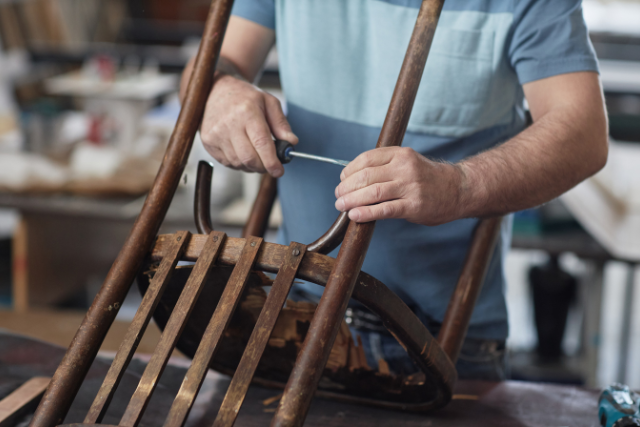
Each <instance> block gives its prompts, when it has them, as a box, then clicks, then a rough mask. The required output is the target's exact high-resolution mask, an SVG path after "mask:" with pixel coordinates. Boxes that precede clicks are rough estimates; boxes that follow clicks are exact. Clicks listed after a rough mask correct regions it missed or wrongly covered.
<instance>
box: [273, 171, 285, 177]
mask: <svg viewBox="0 0 640 427" xmlns="http://www.w3.org/2000/svg"><path fill="white" fill-rule="evenodd" d="M282 175H284V169H278V170H276V171H274V172H273V174H272V175H271V176H273V177H274V178H280V177H281V176H282Z"/></svg>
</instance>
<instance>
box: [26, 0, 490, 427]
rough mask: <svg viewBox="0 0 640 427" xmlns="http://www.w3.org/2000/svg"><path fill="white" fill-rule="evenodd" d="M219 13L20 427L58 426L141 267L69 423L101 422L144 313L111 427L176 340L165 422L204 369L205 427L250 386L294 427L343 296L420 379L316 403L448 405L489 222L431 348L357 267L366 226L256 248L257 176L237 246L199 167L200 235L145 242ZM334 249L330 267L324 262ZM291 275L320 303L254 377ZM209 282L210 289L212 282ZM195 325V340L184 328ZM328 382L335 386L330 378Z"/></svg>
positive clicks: (220, 23) (398, 122) (196, 110)
mask: <svg viewBox="0 0 640 427" xmlns="http://www.w3.org/2000/svg"><path fill="white" fill-rule="evenodd" d="M443 2H444V0H425V1H423V4H422V6H421V8H420V12H419V15H418V19H417V22H416V26H415V29H414V32H413V35H412V38H411V41H410V44H409V47H408V50H407V54H406V57H405V60H404V63H403V66H402V70H401V72H400V76H399V78H398V83H397V85H396V89H395V91H394V94H393V98H392V100H391V105H390V107H389V111H388V114H387V117H386V119H385V122H384V126H383V128H382V131H381V134H380V138H379V141H378V144H377V147H384V146H393V145H400V143H401V141H402V139H403V136H404V133H405V130H406V127H407V123H408V120H409V115H410V113H411V108H412V106H413V102H414V99H415V95H416V92H417V89H418V85H419V83H420V79H421V76H422V72H423V70H424V65H425V62H426V59H427V55H428V52H429V48H430V46H431V42H432V39H433V35H434V32H435V28H436V24H437V21H438V17H439V15H440V12H441V10H442V5H443ZM232 3H233V1H232V0H214V1H213V4H212V6H211V11H210V15H209V18H208V20H207V24H206V27H205V30H204V36H203V38H202V43H201V46H200V51H199V53H198V57H197V59H196V65H195V68H194V73H193V76H192V78H191V81H190V83H189V87H188V91H187V97H186V102H185V104H184V106H183V108H182V111H181V113H180V117H179V119H178V123H177V125H176V128H175V130H174V133H173V135H172V138H171V141H170V143H169V146H168V148H167V153H166V155H165V159H164V161H163V163H162V166H161V168H160V170H159V172H158V176H157V178H156V181H155V183H154V185H153V187H152V189H151V190H150V192H149V195H148V197H147V200H146V202H145V204H144V206H143V208H142V211H141V213H140V216H139V217H138V219H137V221H136V223H135V225H134V227H133V229H132V231H131V234H130V236H129V238H128V240H127V241H126V243H125V245H124V247H123V248H122V250H121V252H120V254H119V256H118V258H117V259H116V261H115V262H114V264H113V267H112V268H111V270H110V272H109V274H108V276H107V278H106V280H105V283H104V284H103V286H102V288H101V290H100V292H99V293H98V295H97V296H96V298H95V300H94V302H93V305H92V306H91V308H90V309H89V311H88V312H87V315H86V318H85V320H84V321H83V323H82V325H81V327H80V329H79V330H78V332H77V334H76V336H75V338H74V340H73V342H72V343H71V345H70V347H69V349H68V351H67V353H66V355H65V357H64V359H63V361H62V362H61V364H60V366H59V368H58V370H57V371H56V373H55V375H54V377H53V379H52V381H51V385H50V386H49V388H48V389H47V392H46V393H45V395H44V397H43V400H42V403H41V404H40V406H39V407H38V410H37V412H36V414H35V416H34V418H33V421H32V423H31V426H33V427H53V426H56V425H59V424H61V423H62V422H63V419H64V417H65V414H66V412H67V411H68V409H69V407H70V405H71V403H72V401H73V399H74V397H75V395H76V393H77V392H78V389H79V387H80V384H81V382H82V381H83V378H84V376H85V375H86V373H87V371H88V369H89V366H90V365H91V362H92V361H93V359H94V358H95V356H96V354H97V351H98V349H99V346H100V344H101V342H102V340H103V339H104V337H105V335H106V333H107V331H108V329H109V327H110V325H111V323H112V322H113V320H114V318H115V316H116V313H117V311H118V309H119V307H120V305H121V304H122V301H123V299H124V297H125V295H126V294H127V292H128V290H129V288H130V286H131V283H132V282H133V280H134V278H135V276H136V274H137V273H138V272H139V271H140V270H141V268H142V270H146V269H147V268H148V267H149V266H151V265H152V264H153V263H156V264H155V268H154V273H153V278H152V279H151V280H147V281H146V282H145V279H144V278H142V280H141V281H142V282H143V288H144V292H145V295H144V298H143V301H142V303H141V304H140V307H139V309H138V311H137V313H136V315H135V317H134V320H133V322H132V325H131V327H130V329H129V331H128V333H127V335H126V337H125V339H124V340H123V342H122V344H121V346H120V349H119V351H118V353H117V355H116V357H115V359H114V361H113V363H112V366H111V369H110V371H109V372H108V374H107V376H106V378H105V381H104V383H103V385H102V388H101V389H100V391H99V393H98V395H97V397H96V399H95V401H94V402H93V405H92V406H91V408H90V410H89V412H88V414H87V416H86V418H85V420H84V424H83V425H94V424H96V423H99V422H100V421H101V419H102V417H103V415H104V413H105V411H106V409H107V408H108V406H109V402H110V400H111V398H112V396H113V394H114V392H115V390H116V387H117V385H118V382H119V380H120V379H121V377H122V375H123V373H124V370H125V369H126V367H127V364H128V363H129V361H130V360H131V357H132V355H133V353H134V352H135V349H136V347H137V344H138V343H139V341H140V338H141V336H142V334H143V333H144V330H145V328H146V326H147V324H148V322H149V320H150V319H151V317H152V315H154V313H155V315H156V319H157V320H159V321H160V322H159V323H161V326H162V327H163V328H164V331H163V333H162V336H161V339H160V342H159V343H158V346H157V348H156V350H155V352H154V353H153V356H152V358H151V361H150V363H149V364H148V366H147V368H146V370H145V372H144V374H143V375H142V378H141V380H140V384H139V386H138V388H137V390H136V392H135V393H134V395H133V397H132V398H131V400H130V403H129V405H128V407H127V408H126V410H125V412H124V415H123V417H122V419H121V421H120V423H119V425H120V426H127V427H134V426H136V425H137V424H138V422H139V421H140V418H141V416H142V414H143V412H144V410H145V407H146V405H147V404H148V402H149V399H150V396H151V394H152V393H153V390H154V388H155V386H156V384H157V382H158V379H159V377H160V375H161V374H162V371H163V369H164V367H165V366H166V363H167V360H168V358H169V355H170V354H171V352H172V350H173V349H174V348H175V346H176V344H177V343H179V342H182V343H183V344H182V347H180V348H183V351H185V352H186V353H191V354H192V355H193V362H192V364H191V367H190V369H189V371H188V373H187V375H186V376H185V379H184V382H183V384H182V387H181V389H180V391H179V393H178V395H177V396H176V398H175V401H174V403H173V406H172V407H171V410H170V413H169V416H168V418H167V420H166V422H165V426H167V427H178V426H182V425H183V424H184V422H185V420H186V418H187V415H188V413H189V410H190V409H191V406H192V404H193V402H194V399H195V397H196V395H197V393H198V391H199V388H200V386H201V385H202V382H203V380H204V376H205V374H206V372H207V370H208V369H209V367H210V366H213V367H215V368H218V369H221V370H223V371H226V372H229V373H233V371H234V370H235V375H234V376H233V379H232V381H231V384H230V386H229V389H228V391H227V394H226V396H225V399H224V401H223V403H222V407H221V409H220V411H219V413H218V418H217V419H216V421H215V424H214V425H215V426H231V425H233V423H234V421H235V419H236V416H237V414H238V411H239V409H240V406H241V405H242V402H243V399H244V397H245V395H246V392H247V389H248V387H249V384H250V382H251V381H252V379H253V380H254V381H256V382H258V383H262V384H265V385H271V386H280V387H284V393H283V397H282V399H281V401H280V404H279V406H278V409H277V411H276V414H275V416H274V418H273V421H272V426H300V425H302V424H303V423H304V419H305V416H306V413H307V410H308V407H309V404H310V402H311V399H312V397H313V396H314V394H315V393H316V390H317V389H318V384H319V382H320V380H321V377H322V375H323V374H324V373H325V370H324V369H323V368H324V367H325V364H326V363H327V359H328V357H329V354H330V352H331V349H332V346H333V343H334V340H335V338H336V335H337V334H338V330H339V329H340V327H341V324H342V319H343V318H344V314H345V310H346V308H347V303H348V301H349V299H350V298H351V297H353V298H354V299H355V300H357V301H359V302H361V303H362V304H364V305H365V306H366V307H368V308H369V309H370V310H371V311H372V312H373V313H375V314H377V315H378V316H379V317H380V318H381V319H382V321H383V322H384V325H385V326H386V327H387V328H388V330H389V331H390V332H391V333H392V334H393V335H395V337H396V338H397V339H398V341H399V342H400V343H401V344H402V345H403V346H404V347H405V348H406V350H407V352H408V353H409V354H410V355H411V357H412V358H413V360H414V361H415V363H416V365H417V366H418V367H419V368H420V370H421V372H422V375H417V376H416V375H414V376H411V377H407V378H401V379H397V378H396V379H395V380H393V381H388V382H387V383H385V384H382V386H381V383H380V381H378V380H379V378H378V380H376V379H375V378H374V379H373V380H372V379H371V378H372V376H371V375H370V374H369V376H368V377H367V374H366V373H362V375H361V376H360V377H358V376H357V375H359V374H358V373H356V374H355V375H356V376H355V377H353V376H352V377H350V378H351V379H353V378H356V379H357V380H358V381H360V382H358V381H356V382H355V383H351V385H352V386H353V387H351V388H349V387H342V388H340V387H334V388H331V387H329V388H328V389H327V388H326V387H325V388H322V387H321V389H320V391H319V392H318V395H322V396H327V397H333V398H338V399H342V400H345V401H350V402H354V403H364V404H375V405H381V406H384V407H388V408H395V409H404V410H415V411H426V410H431V409H435V408H439V407H442V406H444V405H446V404H447V402H448V401H449V400H450V399H451V395H452V389H453V387H454V384H455V382H456V378H457V375H456V371H455V367H454V364H455V361H456V359H457V357H458V353H459V351H460V347H461V345H462V342H463V340H464V336H465V334H466V330H467V326H468V324H469V319H470V317H471V313H472V310H473V307H474V304H475V301H476V298H477V295H478V293H479V290H480V287H481V284H482V281H483V278H484V275H485V272H486V268H487V265H488V261H489V259H490V257H491V255H492V253H493V248H494V245H495V242H496V238H497V235H498V230H499V227H500V218H495V219H490V220H483V221H481V222H480V224H479V226H478V228H477V229H476V231H475V235H474V238H473V241H472V244H471V246H470V250H469V253H468V256H467V260H466V262H465V264H464V268H463V271H462V273H461V276H460V280H459V282H458V284H457V287H456V290H455V292H454V295H453V297H452V299H451V302H450V304H449V308H448V310H447V314H446V316H445V320H444V324H443V325H442V330H441V332H440V334H439V337H438V339H437V340H436V339H434V338H433V337H432V336H431V334H430V333H429V332H428V330H427V329H426V328H425V326H424V325H423V324H422V323H421V322H420V321H419V320H418V318H417V317H416V316H415V315H414V314H413V313H412V312H411V310H409V308H408V307H407V306H406V305H405V304H404V303H403V302H402V301H401V300H400V298H398V297H397V296H396V295H395V294H394V293H393V292H391V291H390V290H389V289H388V288H387V287H386V286H385V285H384V284H382V283H381V282H380V281H378V280H376V279H375V278H373V277H371V276H369V275H368V274H366V273H364V272H361V271H360V270H361V267H362V263H363V260H364V257H365V254H366V251H367V248H368V245H369V242H370V240H371V236H372V233H373V229H374V226H375V224H374V223H366V224H357V223H351V222H349V220H348V218H347V216H346V215H345V214H343V215H341V216H340V217H339V218H338V220H337V221H336V222H335V224H334V225H333V226H332V227H331V228H330V229H329V231H328V232H327V233H326V234H325V235H324V236H322V237H321V238H320V239H318V240H317V241H316V242H313V243H312V244H310V245H308V246H306V245H304V244H301V243H295V242H293V243H291V244H290V245H289V246H283V245H276V244H272V243H265V242H263V240H262V238H261V237H260V236H262V234H263V233H264V229H265V227H266V222H267V219H268V215H269V211H270V209H271V205H272V204H273V200H274V198H275V194H276V185H275V180H273V179H272V178H270V177H265V178H263V180H262V185H261V190H260V193H259V195H258V198H257V200H256V202H255V205H254V208H253V211H252V214H251V217H250V220H249V222H248V224H247V227H246V228H245V234H244V236H243V238H230V237H227V236H226V235H225V234H224V233H221V232H218V231H213V230H212V227H211V221H210V219H209V212H208V196H209V189H210V188H209V182H210V178H211V170H210V169H209V168H208V167H207V165H206V164H203V165H201V166H200V173H199V177H198V187H197V188H198V190H197V195H196V206H195V212H196V214H195V216H196V224H197V227H198V229H199V231H200V233H201V234H198V235H191V234H190V233H189V232H186V231H182V232H178V233H176V234H172V235H164V236H158V237H157V238H156V234H157V231H158V229H159V226H160V224H161V222H162V220H163V218H164V216H165V214H166V211H167V209H168V206H169V204H170V201H171V198H172V196H173V193H174V192H175V189H176V187H177V185H178V182H179V179H180V177H181V175H182V172H183V169H184V166H185V163H186V160H187V157H188V153H189V151H190V148H191V144H192V141H193V137H194V135H195V133H196V131H197V128H198V126H199V124H200V119H201V117H202V115H203V111H204V105H205V102H206V98H207V95H208V94H209V92H210V88H211V85H212V76H213V70H214V68H215V64H216V60H217V56H218V53H219V51H220V46H221V43H222V38H223V35H224V31H225V29H226V25H227V22H228V19H229V14H230V11H231V6H232ZM341 242H342V246H341V249H340V251H339V254H338V257H337V258H336V259H333V258H331V257H329V256H327V255H325V254H326V253H329V252H330V251H331V250H332V249H334V248H335V247H337V246H338V245H339V244H340V243H341ZM180 260H191V261H195V265H194V266H193V267H192V268H191V269H189V271H187V270H186V269H176V265H177V263H178V261H180ZM257 271H264V272H270V273H277V276H276V278H275V280H274V281H273V283H272V287H271V291H270V292H269V294H268V296H266V299H265V301H264V306H263V307H262V310H261V311H260V313H259V316H258V318H257V320H255V325H250V326H251V327H252V328H251V330H252V332H251V333H250V336H249V337H248V338H246V341H245V342H243V340H242V339H239V340H236V341H233V339H231V340H229V339H228V338H229V335H228V334H226V335H225V330H227V328H228V326H229V324H230V322H232V317H233V316H234V313H235V312H237V310H236V308H237V306H238V304H239V302H240V301H241V299H242V295H243V291H245V290H246V289H248V286H249V287H251V286H254V285H256V282H257V286H259V285H260V283H259V281H260V280H261V279H260V277H259V276H258V275H257V273H256V272H257ZM295 278H300V279H304V280H308V281H310V282H313V283H316V284H318V285H321V286H325V291H324V294H323V296H322V299H321V300H320V302H319V304H318V306H317V308H316V310H315V314H314V315H313V318H312V320H311V321H310V324H309V326H308V330H307V331H306V333H304V336H305V338H304V342H303V344H302V346H301V348H300V349H299V351H296V353H295V354H294V357H293V359H294V360H295V363H293V360H292V369H291V372H290V375H289V376H288V380H286V379H284V380H283V379H282V378H280V379H278V378H272V377H269V374H268V373H267V374H264V371H262V373H261V374H260V375H257V376H255V377H254V373H256V371H257V370H258V373H260V370H259V363H260V360H261V356H262V354H263V352H264V351H265V348H267V346H268V340H269V337H270V335H271V333H272V330H273V328H274V326H275V325H276V322H277V319H278V315H279V313H280V312H281V310H282V308H283V305H284V304H285V300H286V297H287V295H288V293H289V290H290V287H291V285H292V283H293V281H294V279H295ZM221 280H222V281H223V283H222V284H220V283H218V282H219V281H221ZM216 281H218V282H216ZM224 282H226V283H224ZM252 283H253V285H252ZM205 296H206V298H205ZM203 299H204V300H206V302H207V304H205V305H208V306H209V307H210V311H209V312H208V313H205V314H204V315H203V314H202V313H203V311H202V310H200V309H198V308H197V306H198V301H199V300H203ZM216 302H217V303H216ZM213 307H215V310H214V309H213ZM163 316H164V317H163ZM190 321H191V322H192V323H191V324H190V323H189V322H190ZM232 326H233V325H232ZM253 326H255V327H253ZM197 328H200V331H199V332H197V331H196V332H194V329H197ZM225 340H226V341H225ZM225 342H226V343H227V344H226V345H227V347H228V346H231V347H234V348H235V351H236V352H237V351H239V352H240V353H239V354H241V355H242V356H241V358H240V360H239V362H238V361H236V365H235V366H233V364H232V365H224V363H223V362H224V360H223V361H222V362H219V361H218V362H216V361H217V360H218V359H217V358H216V357H215V356H216V353H219V352H223V351H224V349H225ZM185 349H186V350H185ZM238 349H239V350H238ZM225 360H228V358H227V359H225ZM338 377H339V375H338ZM373 377H375V375H374V376H373ZM332 380H334V381H336V382H339V381H340V378H337V377H334V378H332ZM376 381H378V382H376ZM394 381H395V382H394ZM285 383H286V385H285ZM354 384H355V385H354ZM343 385H345V384H343ZM346 385H347V386H349V384H346Z"/></svg>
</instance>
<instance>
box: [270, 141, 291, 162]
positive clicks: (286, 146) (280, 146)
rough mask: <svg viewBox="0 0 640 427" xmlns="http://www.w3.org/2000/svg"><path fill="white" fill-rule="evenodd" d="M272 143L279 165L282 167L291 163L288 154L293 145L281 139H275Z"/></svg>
mask: <svg viewBox="0 0 640 427" xmlns="http://www.w3.org/2000/svg"><path fill="white" fill-rule="evenodd" d="M274 142H275V144H276V155H277V156H278V160H280V163H282V164H283V165H284V164H287V163H289V162H290V161H291V155H290V154H289V153H290V152H291V150H293V144H291V143H290V142H287V141H283V140H281V139H276V140H275V141H274Z"/></svg>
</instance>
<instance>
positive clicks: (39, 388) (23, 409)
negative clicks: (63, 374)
mask: <svg viewBox="0 0 640 427" xmlns="http://www.w3.org/2000/svg"><path fill="white" fill-rule="evenodd" d="M50 380H51V378H49V377H34V378H31V379H30V380H29V381H27V382H26V383H24V384H23V385H22V386H20V387H19V388H18V389H17V390H15V391H14V392H13V393H11V394H10V395H9V396H7V397H5V398H4V399H2V400H0V427H12V426H13V425H14V423H15V422H16V421H17V420H18V419H19V418H20V417H21V416H23V415H25V414H27V413H28V412H29V411H32V410H34V409H35V408H36V406H38V403H39V402H40V399H41V398H42V395H43V394H44V391H45V390H46V389H47V386H48V385H49V381H50Z"/></svg>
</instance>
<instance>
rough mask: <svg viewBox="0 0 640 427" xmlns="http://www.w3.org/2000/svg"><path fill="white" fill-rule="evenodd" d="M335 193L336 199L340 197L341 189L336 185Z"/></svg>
mask: <svg viewBox="0 0 640 427" xmlns="http://www.w3.org/2000/svg"><path fill="white" fill-rule="evenodd" d="M333 194H334V195H335V196H336V199H338V198H340V191H338V187H336V190H335V191H334V192H333Z"/></svg>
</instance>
